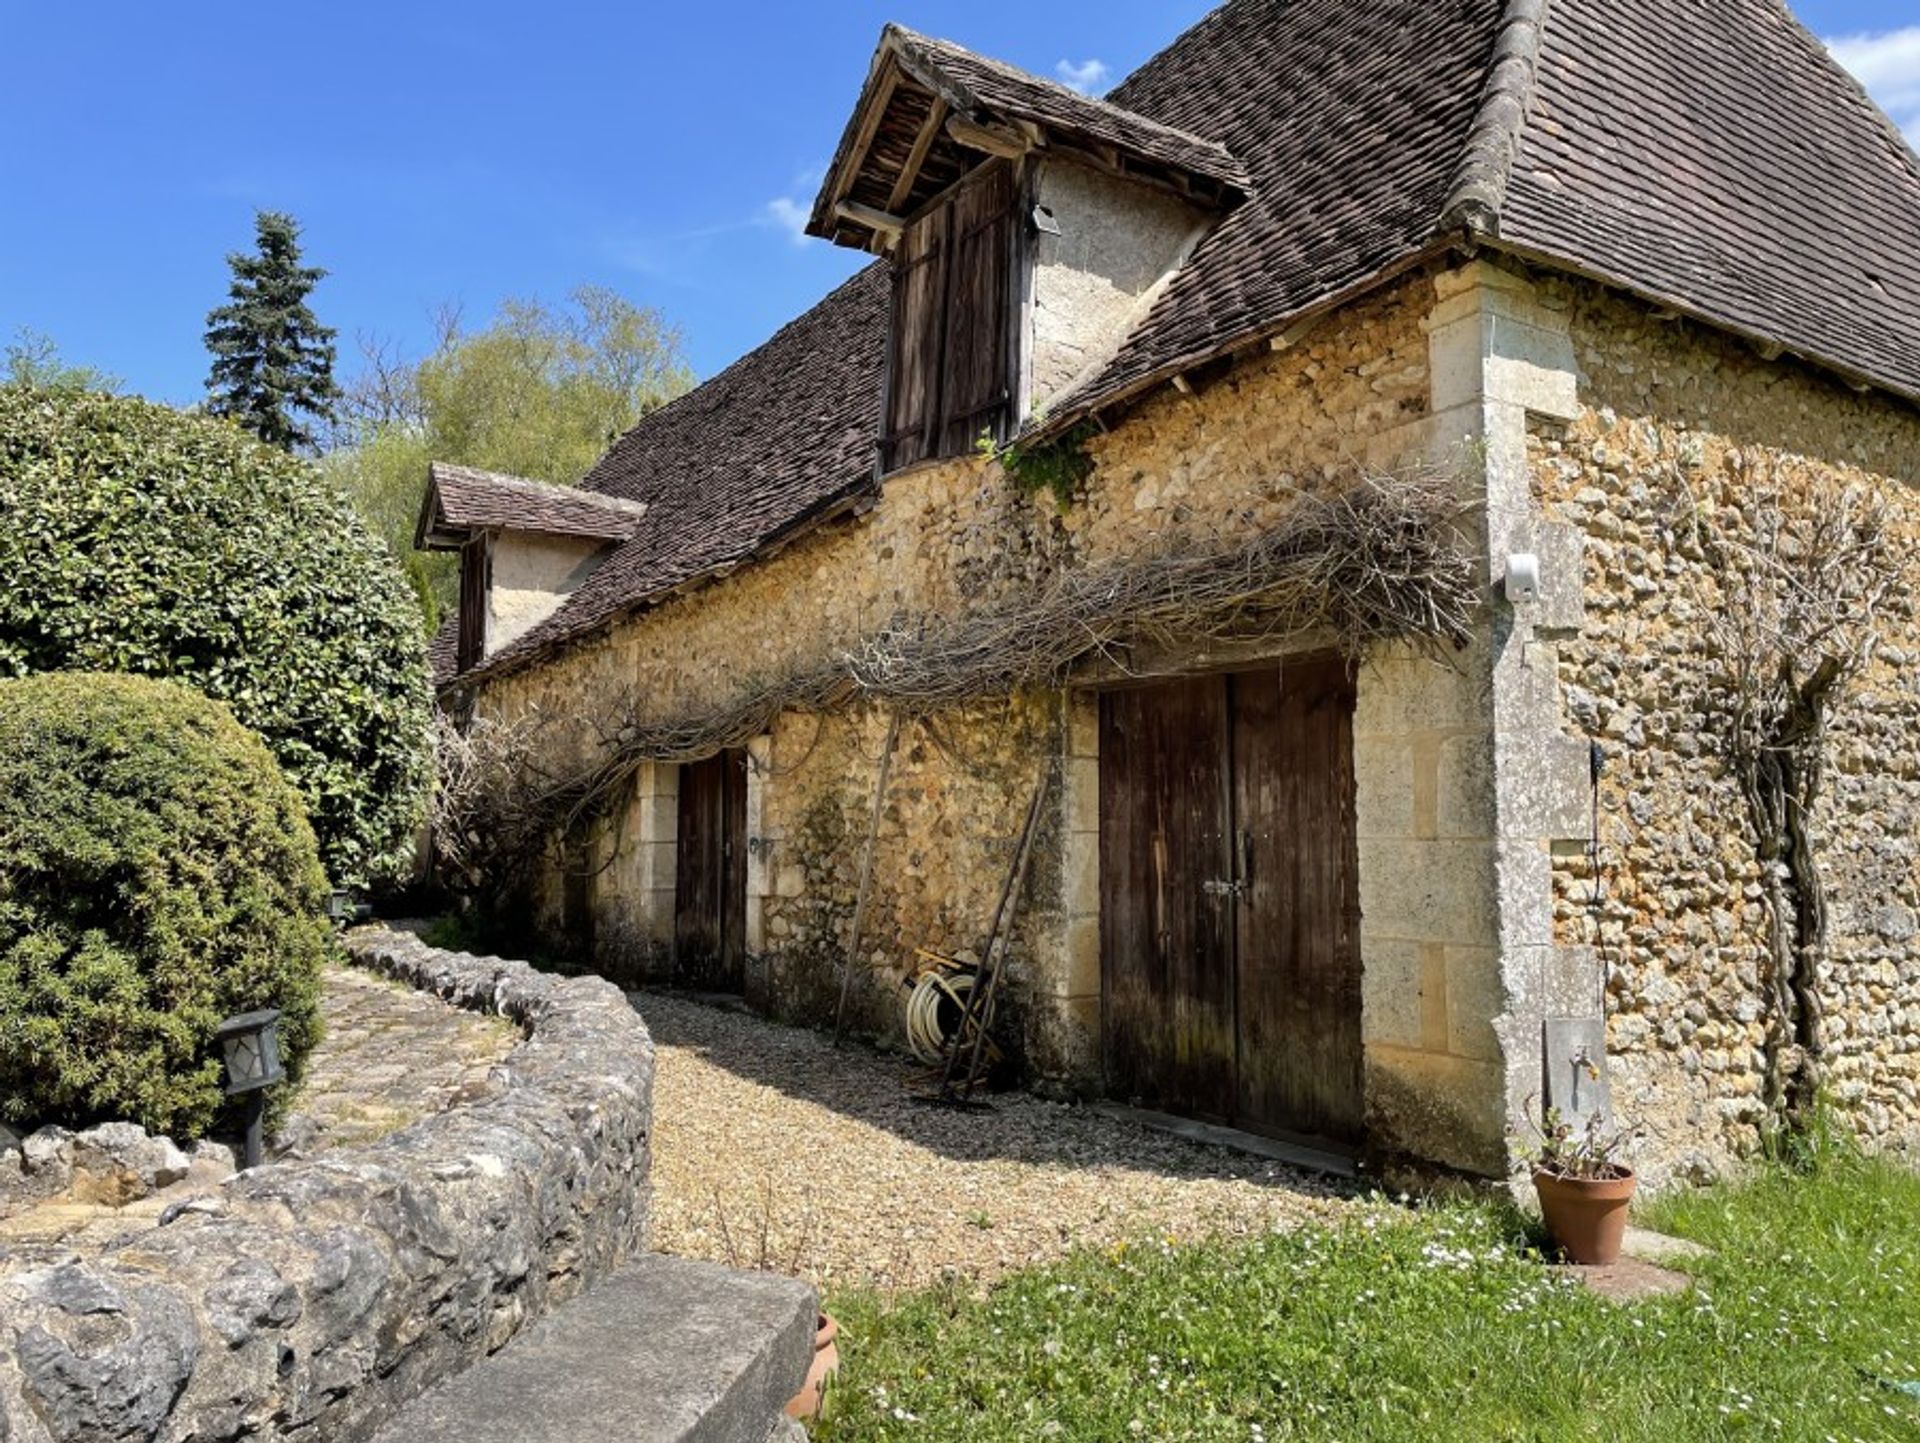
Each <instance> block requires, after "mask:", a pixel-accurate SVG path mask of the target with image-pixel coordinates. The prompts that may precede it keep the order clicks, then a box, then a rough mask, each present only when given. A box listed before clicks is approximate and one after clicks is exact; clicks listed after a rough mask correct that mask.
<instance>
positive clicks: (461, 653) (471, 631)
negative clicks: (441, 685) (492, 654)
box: [455, 536, 490, 671]
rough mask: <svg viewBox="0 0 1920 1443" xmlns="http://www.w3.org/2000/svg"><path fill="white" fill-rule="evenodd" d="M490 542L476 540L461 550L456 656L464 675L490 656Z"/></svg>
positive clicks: (480, 539)
mask: <svg viewBox="0 0 1920 1443" xmlns="http://www.w3.org/2000/svg"><path fill="white" fill-rule="evenodd" d="M488 559H489V558H488V555H487V538H486V537H485V536H476V537H474V538H473V540H471V541H469V542H468V543H467V544H466V545H465V546H463V547H462V548H461V549H460V641H459V647H458V650H457V652H456V653H455V657H456V665H457V666H458V668H459V669H460V670H461V671H470V670H472V669H473V668H474V667H476V666H478V665H479V664H480V663H481V662H482V661H484V660H486V656H487V584H488V581H489V580H490V577H489V575H488V572H489V570H490V568H489V566H488Z"/></svg>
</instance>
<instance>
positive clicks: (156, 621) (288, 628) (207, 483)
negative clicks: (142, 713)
mask: <svg viewBox="0 0 1920 1443" xmlns="http://www.w3.org/2000/svg"><path fill="white" fill-rule="evenodd" d="M0 578H4V585H0V676H8V675H12V676H23V675H28V674H31V673H35V672H47V671H95V672H128V673H137V674H140V675H145V676H157V677H172V678H176V679H178V680H180V681H183V682H186V683H188V684H190V685H191V686H193V687H195V688H197V689H198V690H200V691H202V692H204V693H206V694H207V695H208V696H212V697H215V698H217V699H219V700H221V701H224V702H226V703H227V704H228V705H229V706H231V707H232V708H233V712H234V715H235V716H236V717H238V718H239V720H240V721H241V722H242V723H243V724H245V725H246V726H248V727H250V728H252V729H253V730H254V731H257V732H258V733H260V735H261V736H262V737H264V738H265V739H266V742H267V745H268V746H269V747H270V748H272V750H273V753H274V755H275V756H276V757H278V758H279V760H280V764H281V765H282V766H283V767H284V768H285V769H286V771H287V773H288V775H289V776H290V777H291V778H292V779H293V782H294V784H295V785H296V786H297V787H298V788H299V789H300V792H301V795H302V796H303V797H304V798H305V800H306V805H307V811H308V815H309V816H310V817H311V819H312V823H313V829H314V832H315V834H316V835H317V836H318V838H319V841H320V850H321V856H322V858H323V860H324V861H325V863H326V865H327V869H328V871H329V873H330V874H331V875H332V877H333V879H334V881H335V883H336V884H337V885H342V886H351V885H358V884H360V883H362V882H364V881H367V880H368V879H370V878H371V877H373V876H375V875H377V874H379V873H381V872H383V871H385V870H387V869H388V868H390V867H391V866H392V865H393V864H394V863H395V862H396V861H397V860H398V859H399V857H400V856H402V855H403V854H404V851H405V848H406V845H407V843H408V840H409V839H410V837H411V836H412V834H413V830H414V828H415V826H416V825H417V822H418V819H419V817H420V816H421V814H422V809H423V807H424V802H425V793H426V786H427V778H428V757H429V753H428V746H429V741H428V736H429V731H428V717H429V710H428V708H429V695H428V681H427V671H426V660H425V640H424V637H423V636H422V634H421V625H420V616H419V610H418V608H417V606H416V605H415V604H414V601H413V598H412V595H411V593H410V591H409V589H408V586H407V583H406V580H405V578H404V577H403V575H402V573H401V570H400V567H399V565H398V564H397V562H396V561H395V560H394V558H393V556H392V555H391V554H390V553H389V552H388V551H387V550H386V548H385V547H384V546H383V545H382V544H381V543H380V542H379V541H377V540H375V539H374V537H373V536H372V535H371V534H370V533H369V532H368V531H367V529H366V527H365V526H364V525H363V524H362V523H361V521H360V520H359V519H358V517H357V516H356V515H355V513H354V511H353V509H352V507H351V506H350V505H349V503H348V502H347V501H346V500H345V499H344V498H343V497H342V496H341V495H339V494H338V493H337V492H335V491H334V490H333V489H331V488H330V487H329V486H327V485H326V484H325V483H324V482H323V481H321V480H320V478H319V476H318V474H317V472H316V471H315V469H314V467H313V466H311V465H310V464H309V463H307V462H305V461H301V460H299V459H296V458H294V457H291V456H288V455H286V454H284V453H282V452H279V451H274V450H271V449H269V448H267V447H265V446H262V445H260V444H259V443H258V442H256V441H254V440H252V439H251V438H250V437H248V436H246V435H245V434H243V433H242V432H241V431H240V430H239V429H238V428H237V427H235V426H233V425H231V424H230V423H227V422H223V421H216V420H212V419H210V418H207V417H204V416H196V415H190V414H187V413H184V412H180V411H175V410H172V409H170V408H168V407H165V406H159V405H154V404H152V403H150V402H147V401H142V400H139V399H137V398H131V397H122V396H105V395H98V394H89V393H86V392H69V393H63V394H54V393H49V392H44V391H33V390H29V389H26V388H24V387H0Z"/></svg>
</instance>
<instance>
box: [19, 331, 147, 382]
mask: <svg viewBox="0 0 1920 1443" xmlns="http://www.w3.org/2000/svg"><path fill="white" fill-rule="evenodd" d="M5 362H6V364H5V368H4V369H5V379H4V380H3V381H0V385H7V386H19V387H21V388H23V389H26V390H34V391H107V392H114V391H118V390H119V389H120V388H121V387H122V386H123V385H125V384H126V383H125V382H124V381H122V380H121V379H120V378H119V377H118V376H113V375H109V374H108V373H107V372H105V371H102V370H100V369H99V368H98V367H97V366H75V365H69V364H68V363H67V361H66V360H65V359H63V358H62V357H61V355H60V348H59V347H58V346H57V345H55V344H54V341H53V337H51V336H46V335H42V334H41V333H40V332H39V331H35V330H31V329H29V328H28V327H26V326H22V327H21V328H20V329H19V330H17V331H15V332H14V337H13V340H12V341H11V342H9V343H8V345H7V348H6V353H5Z"/></svg>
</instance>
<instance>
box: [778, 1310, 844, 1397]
mask: <svg viewBox="0 0 1920 1443" xmlns="http://www.w3.org/2000/svg"><path fill="white" fill-rule="evenodd" d="M839 1371H840V1325H839V1324H838V1323H836V1322H835V1321H834V1320H833V1319H832V1318H831V1317H829V1316H828V1315H827V1314H825V1313H822V1314H821V1315H820V1322H819V1325H818V1326H817V1327H816V1328H815V1329H814V1334H813V1364H812V1366H811V1367H809V1368H808V1369H807V1381H806V1384H805V1386H803V1387H802V1388H801V1389H800V1391H799V1392H798V1393H795V1394H794V1395H793V1400H792V1401H791V1402H789V1403H788V1404H787V1409H786V1412H787V1416H788V1417H789V1418H792V1419H795V1420H796V1421H799V1422H807V1421H810V1420H811V1419H814V1418H818V1417H819V1416H820V1415H821V1413H822V1412H823V1411H824V1409H825V1407H826V1401H827V1384H828V1383H830V1382H832V1381H833V1375H834V1374H835V1373H837V1372H839Z"/></svg>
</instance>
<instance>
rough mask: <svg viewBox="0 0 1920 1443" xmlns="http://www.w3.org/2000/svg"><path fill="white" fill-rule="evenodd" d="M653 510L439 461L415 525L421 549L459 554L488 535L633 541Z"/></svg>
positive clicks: (614, 498)
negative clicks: (512, 533) (516, 533)
mask: <svg viewBox="0 0 1920 1443" xmlns="http://www.w3.org/2000/svg"><path fill="white" fill-rule="evenodd" d="M646 514H647V508H646V507H645V506H644V505H642V504H641V503H639V502H637V501H626V500H622V499H621V498H620V497H617V496H605V495H602V494H600V493H599V492H596V491H582V490H579V489H577V488H575V487H572V486H555V485H552V484H550V483H548V482H545V481H529V480H527V479H526V478H525V477H521V476H503V475H500V474H499V473H498V472H493V471H478V470H475V469H474V468H472V467H470V466H452V465H448V464H447V463H445V462H441V461H436V462H434V463H433V464H432V465H430V466H429V467H428V468H427V494H426V496H425V498H424V499H423V500H422V502H421V505H420V519H419V521H418V522H417V523H416V524H415V526H414V533H413V544H414V548H415V549H416V550H419V551H457V550H459V549H460V548H461V547H462V546H464V545H466V544H467V542H469V541H470V540H472V539H473V538H474V537H475V536H476V535H479V534H481V533H483V532H488V531H519V532H526V533H529V534H531V535H538V536H559V537H567V538H571V539H574V540H579V541H594V542H599V543H601V544H603V545H613V544H615V543H617V542H621V541H627V540H630V539H631V538H632V537H633V535H634V534H635V533H636V532H637V531H638V530H639V529H640V520H641V518H642V517H643V516H645V515H646Z"/></svg>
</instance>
